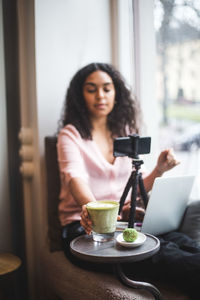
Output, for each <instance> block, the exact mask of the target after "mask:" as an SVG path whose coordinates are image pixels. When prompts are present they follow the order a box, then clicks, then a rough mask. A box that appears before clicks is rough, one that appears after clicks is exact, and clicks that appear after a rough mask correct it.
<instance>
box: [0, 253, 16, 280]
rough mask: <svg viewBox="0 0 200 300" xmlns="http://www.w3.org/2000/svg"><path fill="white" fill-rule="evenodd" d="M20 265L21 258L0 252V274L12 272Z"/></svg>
mask: <svg viewBox="0 0 200 300" xmlns="http://www.w3.org/2000/svg"><path fill="white" fill-rule="evenodd" d="M20 265H21V259H20V258H19V257H17V256H15V255H13V254H11V253H0V275H4V274H7V273H10V272H13V271H14V270H16V269H17V268H18V267H19V266H20Z"/></svg>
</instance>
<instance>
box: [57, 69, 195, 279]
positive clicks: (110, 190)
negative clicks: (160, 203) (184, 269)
mask: <svg viewBox="0 0 200 300" xmlns="http://www.w3.org/2000/svg"><path fill="white" fill-rule="evenodd" d="M139 128H140V109H139V105H138V103H137V101H136V100H135V99H134V98H133V97H132V96H131V93H130V91H129V89H128V88H127V87H126V84H125V82H124V80H123V78H122V76H121V75H120V73H119V72H118V71H117V70H116V69H115V68H114V67H113V66H111V65H109V64H103V63H92V64H89V65H87V66H86V67H84V68H82V69H81V70H79V71H78V72H77V73H76V74H75V76H74V77H73V78H72V80H71V82H70V85H69V88H68V91H67V95H66V100H65V107H64V111H63V116H62V119H61V130H60V132H59V135H58V145H57V148H58V161H59V168H60V177H61V192H60V203H59V207H58V210H59V217H60V222H61V225H62V227H63V241H64V250H65V253H66V255H67V256H68V257H69V259H71V260H73V262H74V263H78V264H79V265H81V266H84V267H85V265H84V264H82V263H81V262H80V261H78V260H77V259H75V258H74V257H73V256H72V255H70V250H69V243H70V241H71V240H72V239H73V238H75V237H76V236H78V235H80V234H84V233H85V232H86V233H88V234H90V233H91V221H90V219H89V217H88V213H87V210H86V208H85V205H86V204H87V203H88V202H90V201H98V200H115V201H119V199H120V197H121V195H122V193H123V190H124V187H125V185H126V182H127V180H128V178H129V176H130V173H131V171H132V165H131V160H130V158H129V157H117V158H115V157H114V156H113V140H114V138H115V137H119V136H127V135H128V134H131V133H139ZM177 164H178V162H177V160H176V159H175V157H174V155H173V153H172V151H171V150H169V149H167V150H164V151H162V152H161V153H160V155H159V157H158V160H157V163H156V166H155V168H154V169H153V171H152V172H151V173H149V174H146V175H145V174H144V176H143V180H144V186H145V189H146V191H147V192H148V191H150V190H151V188H152V185H153V182H154V180H155V178H156V177H158V176H162V174H163V173H164V172H165V171H168V170H170V169H171V168H173V167H174V166H176V165H177ZM129 210H130V199H126V202H125V205H124V208H123V211H122V219H124V218H125V217H126V218H127V216H128V214H129ZM143 214H144V210H143V208H141V207H137V208H136V218H140V217H141V215H143ZM167 239H169V236H168V237H167ZM181 239H183V237H181ZM161 240H162V241H163V242H161V251H160V252H159V253H158V254H157V255H155V256H153V258H152V260H151V261H150V260H149V261H148V262H147V263H146V265H147V264H150V265H152V264H154V265H156V266H158V267H157V272H158V273H159V276H160V273H162V272H163V269H162V267H163V263H164V262H165V259H166V257H167V258H168V253H167V255H165V251H166V247H165V246H164V245H166V244H167V245H168V243H169V242H168V241H166V240H165V239H164V237H162V238H161ZM186 240H187V242H188V239H187V237H186ZM190 242H191V241H190ZM192 242H193V241H192ZM173 243H174V241H173ZM162 245H163V246H162ZM180 247H181V246H180V245H178V246H177V244H176V243H174V248H173V251H174V249H175V248H177V249H179V248H180ZM162 249H164V251H162ZM173 251H172V252H173ZM180 251H182V250H180ZM199 251H200V250H199ZM161 253H162V255H161ZM173 255H174V252H173ZM186 256H187V253H186ZM151 268H152V267H151ZM140 269H141V268H140ZM143 270H145V264H144V266H143ZM151 271H152V270H151ZM165 272H166V268H165ZM170 274H171V269H170Z"/></svg>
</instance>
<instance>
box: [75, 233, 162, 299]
mask: <svg viewBox="0 0 200 300" xmlns="http://www.w3.org/2000/svg"><path fill="white" fill-rule="evenodd" d="M120 233H121V232H116V233H115V239H114V240H111V241H108V242H95V241H93V239H92V236H91V235H81V236H79V237H77V238H75V239H74V240H73V241H72V242H71V244H70V248H71V252H72V254H74V255H75V256H76V257H78V258H79V259H83V260H85V261H90V262H96V263H110V264H113V265H114V267H115V270H116V271H117V274H118V275H119V277H120V279H121V280H122V282H123V283H125V284H126V285H129V286H131V287H133V288H143V289H146V290H148V291H150V292H151V293H152V294H153V295H154V297H155V299H161V294H160V292H159V290H158V289H157V288H156V287H155V286H154V285H152V284H150V283H147V282H138V281H133V280H131V279H129V278H128V277H127V276H126V275H125V274H124V272H123V270H122V268H121V264H122V263H125V262H136V261H141V260H144V259H147V258H148V257H150V256H152V255H154V254H155V253H156V252H157V251H158V250H159V249H160V241H159V239H157V238H156V237H155V236H153V235H150V234H146V241H145V242H144V243H143V244H142V245H140V246H139V247H135V248H126V247H123V246H121V245H119V244H118V243H117V241H116V237H117V235H118V234H120Z"/></svg>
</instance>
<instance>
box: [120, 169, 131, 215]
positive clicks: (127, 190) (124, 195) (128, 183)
mask: <svg viewBox="0 0 200 300" xmlns="http://www.w3.org/2000/svg"><path fill="white" fill-rule="evenodd" d="M132 181H133V172H132V173H131V176H130V177H129V180H128V182H127V184H126V186H125V189H124V192H123V194H122V196H121V198H120V204H119V214H120V212H121V210H122V207H123V205H124V202H125V200H126V197H127V195H128V192H129V190H130V188H131V186H132Z"/></svg>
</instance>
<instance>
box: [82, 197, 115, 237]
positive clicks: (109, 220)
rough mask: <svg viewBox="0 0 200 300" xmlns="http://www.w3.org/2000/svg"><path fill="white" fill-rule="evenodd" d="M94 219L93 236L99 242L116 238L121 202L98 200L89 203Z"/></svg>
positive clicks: (88, 208)
mask: <svg viewBox="0 0 200 300" xmlns="http://www.w3.org/2000/svg"><path fill="white" fill-rule="evenodd" d="M86 207H87V210H88V214H89V216H90V219H91V221H92V236H93V240H94V241H97V242H106V241H109V240H112V239H113V238H114V234H115V230H116V222H117V216H118V211H119V203H118V202H116V201H96V202H89V203H88V204H87V205H86Z"/></svg>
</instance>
